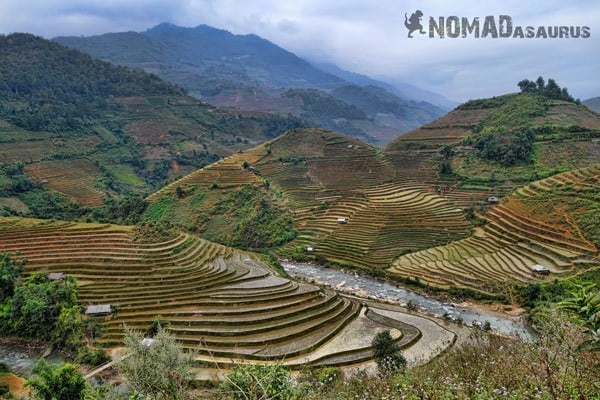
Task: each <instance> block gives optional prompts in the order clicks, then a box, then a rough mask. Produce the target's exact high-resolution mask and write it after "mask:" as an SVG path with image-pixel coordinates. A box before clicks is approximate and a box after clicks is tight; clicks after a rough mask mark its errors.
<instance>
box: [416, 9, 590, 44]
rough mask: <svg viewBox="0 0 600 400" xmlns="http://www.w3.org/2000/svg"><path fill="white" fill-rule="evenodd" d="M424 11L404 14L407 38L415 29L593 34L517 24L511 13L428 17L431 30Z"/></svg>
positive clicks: (459, 34) (498, 34) (497, 34)
mask: <svg viewBox="0 0 600 400" xmlns="http://www.w3.org/2000/svg"><path fill="white" fill-rule="evenodd" d="M422 19H423V12H422V11H421V10H417V11H415V12H414V13H412V14H411V16H410V18H408V14H406V13H405V14H404V26H405V27H406V29H408V37H409V38H411V39H413V38H414V36H412V34H413V32H415V31H418V33H420V34H426V33H429V34H428V36H429V38H435V37H438V38H440V39H444V38H446V37H448V38H474V39H485V38H492V39H498V38H512V39H587V38H589V37H590V36H591V29H590V27H589V26H572V25H561V26H557V25H539V26H531V25H515V24H513V18H512V17H511V16H510V15H498V16H494V15H488V16H486V17H484V18H479V17H474V18H471V19H469V18H467V17H461V18H459V17H457V16H450V17H437V19H436V18H434V17H429V27H428V28H429V29H428V32H426V31H425V30H424V27H423V25H422V24H421V20H422Z"/></svg>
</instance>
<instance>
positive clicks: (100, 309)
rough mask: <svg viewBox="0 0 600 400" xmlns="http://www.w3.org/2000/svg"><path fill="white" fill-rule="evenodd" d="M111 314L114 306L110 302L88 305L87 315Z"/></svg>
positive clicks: (100, 315)
mask: <svg viewBox="0 0 600 400" xmlns="http://www.w3.org/2000/svg"><path fill="white" fill-rule="evenodd" d="M110 314H112V306H111V305H110V304H97V305H93V306H88V308H87V309H86V310H85V315H89V316H90V317H102V316H105V315H110Z"/></svg>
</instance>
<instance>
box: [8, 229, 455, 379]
mask: <svg viewBox="0 0 600 400" xmlns="http://www.w3.org/2000/svg"><path fill="white" fill-rule="evenodd" d="M0 233H1V234H0V251H8V252H11V253H14V254H18V255H19V257H24V258H26V259H27V261H28V263H27V267H26V274H30V273H32V272H35V271H41V272H48V273H49V272H64V273H66V274H68V275H72V276H74V277H76V278H77V280H78V283H79V293H80V294H79V301H80V303H81V305H82V306H84V307H85V306H87V305H98V304H110V305H111V306H112V308H113V315H112V316H109V317H100V319H99V321H100V326H101V328H102V335H101V337H100V338H99V339H98V342H99V343H100V344H103V345H105V346H113V345H117V346H118V345H120V344H121V341H122V338H123V332H124V326H125V325H127V326H128V327H130V328H134V329H139V330H142V331H145V330H147V329H148V328H149V327H150V326H151V324H152V322H153V321H154V320H155V319H156V318H160V319H161V320H162V321H166V323H167V324H168V330H169V331H170V332H171V333H172V334H174V335H175V336H176V338H177V339H178V340H179V341H180V342H181V343H182V344H183V346H184V347H187V348H194V349H197V350H198V356H197V360H198V362H199V363H200V362H213V361H217V362H219V363H220V364H223V365H227V364H230V363H231V362H234V361H235V362H243V361H244V360H246V361H261V362H270V361H276V360H279V361H283V362H284V363H285V364H287V365H290V366H293V367H297V368H300V367H302V366H304V365H306V364H314V365H323V366H325V365H349V364H353V363H357V362H362V361H368V360H370V359H371V357H372V355H371V352H370V341H371V339H372V337H373V336H374V335H375V334H376V333H377V332H378V331H380V330H383V329H391V330H392V333H393V335H394V337H395V338H396V339H397V340H398V342H399V344H400V345H401V346H402V347H403V348H408V347H411V346H412V345H414V344H415V343H418V341H419V338H420V337H421V333H420V331H419V329H418V328H415V327H414V326H410V325H407V324H406V323H401V322H398V321H396V322H395V319H394V318H383V317H381V316H378V315H379V314H378V313H377V310H370V309H369V308H368V307H367V306H365V305H361V304H360V303H358V302H357V301H355V300H352V299H349V298H345V297H341V296H340V295H338V294H336V293H335V292H333V291H329V290H323V289H320V288H318V287H316V286H312V285H308V284H304V283H298V282H295V281H292V280H290V279H287V278H285V277H282V276H280V275H278V274H276V273H274V272H273V271H272V270H271V269H270V268H269V267H267V265H266V264H265V263H264V262H263V261H262V260H261V259H260V258H259V257H258V256H257V255H255V254H252V253H246V252H242V251H238V250H233V249H230V248H227V247H224V246H221V245H218V244H214V243H210V242H207V241H204V240H202V239H199V238H197V237H194V236H191V235H188V234H184V233H174V234H173V235H171V237H169V238H167V239H164V240H161V241H159V242H156V243H137V242H136V241H135V240H134V237H135V234H134V231H133V228H132V227H123V226H115V225H103V224H77V223H72V222H47V221H43V220H31V219H17V218H2V219H0ZM386 321H387V322H386ZM440 329H442V328H440ZM359 333H360V334H359ZM338 337H339V338H341V339H338ZM343 338H353V339H352V340H344V339H343ZM448 345H450V344H449V343H448ZM199 365H203V364H199Z"/></svg>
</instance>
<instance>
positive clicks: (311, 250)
mask: <svg viewBox="0 0 600 400" xmlns="http://www.w3.org/2000/svg"><path fill="white" fill-rule="evenodd" d="M306 251H307V252H308V253H312V252H313V251H315V249H314V248H312V247H310V246H308V247H307V248H306Z"/></svg>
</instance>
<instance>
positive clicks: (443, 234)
mask: <svg viewBox="0 0 600 400" xmlns="http://www.w3.org/2000/svg"><path fill="white" fill-rule="evenodd" d="M395 179H396V171H395V169H394V167H393V166H392V165H391V163H390V162H389V160H388V158H387V157H386V156H385V155H383V154H381V153H380V152H378V151H377V150H376V149H374V148H373V147H371V146H369V145H366V144H364V143H362V142H359V141H358V140H355V139H352V138H349V137H346V136H343V135H340V134H337V133H334V132H330V131H323V130H295V131H291V132H288V133H286V134H284V135H282V136H280V137H278V138H276V139H274V140H272V141H270V142H267V143H265V144H263V145H260V146H258V147H256V148H254V149H251V150H248V151H245V152H243V153H238V154H234V155H232V156H230V157H228V158H226V159H224V160H221V161H219V162H217V163H215V164H212V165H210V166H208V167H205V168H203V169H201V170H199V171H197V172H194V173H192V174H190V175H188V176H187V177H185V178H183V179H181V180H179V181H176V182H174V183H172V184H171V185H169V186H167V187H165V188H164V189H162V190H160V191H158V192H157V193H155V194H153V195H152V196H150V197H149V199H148V200H149V201H150V202H151V203H152V205H151V206H150V207H149V209H148V211H147V213H146V217H147V218H150V219H158V220H169V221H174V222H176V223H179V224H180V225H181V226H182V227H183V228H185V229H188V230H192V231H197V232H199V233H201V234H203V235H205V237H209V238H215V236H214V233H215V232H223V231H226V232H228V235H223V236H231V235H237V234H238V233H239V230H238V229H237V228H235V224H234V223H232V221H235V220H236V219H235V213H233V212H232V213H230V214H223V213H222V212H220V210H221V209H222V207H220V206H219V201H220V200H219V199H222V198H223V197H226V196H231V193H236V192H238V191H239V190H240V189H242V188H244V187H248V186H251V187H254V188H256V190H257V191H259V192H260V193H261V195H262V196H264V198H265V199H268V201H266V203H267V204H271V205H272V207H274V208H277V209H279V210H281V212H282V213H286V212H288V213H291V215H290V218H291V220H293V224H290V225H289V226H288V228H287V231H288V234H287V235H286V234H282V235H280V236H281V240H275V241H273V240H272V241H264V246H262V247H277V248H278V250H277V251H278V253H279V254H281V255H282V256H286V255H293V256H296V257H297V256H302V257H312V258H325V259H327V260H329V261H333V262H336V263H339V264H343V265H350V266H354V267H359V268H369V269H379V268H384V267H387V266H389V264H390V263H391V261H392V260H393V259H394V258H395V257H397V256H398V254H399V253H401V252H406V251H408V250H418V249H423V248H428V247H431V246H436V245H440V244H445V243H448V242H450V241H452V240H456V239H460V238H464V237H466V236H467V235H468V233H469V227H470V225H469V223H468V222H467V221H466V220H465V219H464V216H463V213H462V211H461V210H459V209H458V208H456V207H455V206H453V205H452V204H451V203H450V202H448V201H447V200H445V199H443V198H441V197H440V196H438V195H436V194H434V193H431V192H428V191H425V190H423V186H422V185H420V184H418V183H414V182H405V183H398V182H396V181H395ZM246 190H247V189H246ZM240 207H242V205H241V204H240ZM258 225H260V224H258ZM228 227H229V228H228ZM227 229H232V230H230V231H227ZM292 229H293V232H291V230H292ZM290 233H291V234H290ZM249 247H253V246H249ZM258 247H261V246H258Z"/></svg>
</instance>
